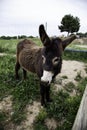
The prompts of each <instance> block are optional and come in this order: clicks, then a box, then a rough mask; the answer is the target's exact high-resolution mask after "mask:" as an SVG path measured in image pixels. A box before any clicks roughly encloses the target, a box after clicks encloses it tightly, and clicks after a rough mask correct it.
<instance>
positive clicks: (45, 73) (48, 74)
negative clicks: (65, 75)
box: [41, 70, 53, 84]
mask: <svg viewBox="0 0 87 130" xmlns="http://www.w3.org/2000/svg"><path fill="white" fill-rule="evenodd" d="M52 77H53V73H52V72H51V71H46V70H44V71H43V76H42V77H41V82H43V83H45V84H50V83H51V81H52Z"/></svg>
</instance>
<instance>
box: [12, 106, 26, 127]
mask: <svg viewBox="0 0 87 130" xmlns="http://www.w3.org/2000/svg"><path fill="white" fill-rule="evenodd" d="M19 109H20V108H19ZM25 119H26V113H25V112H24V111H22V110H18V111H17V110H15V111H14V113H13V115H12V117H11V120H12V121H13V123H15V124H17V125H18V124H20V123H21V122H22V121H23V120H25Z"/></svg>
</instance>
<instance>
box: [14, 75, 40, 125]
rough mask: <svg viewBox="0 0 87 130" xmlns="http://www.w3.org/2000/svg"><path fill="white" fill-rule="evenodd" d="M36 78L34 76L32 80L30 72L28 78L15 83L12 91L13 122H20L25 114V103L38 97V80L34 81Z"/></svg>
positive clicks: (31, 101) (29, 102)
mask: <svg viewBox="0 0 87 130" xmlns="http://www.w3.org/2000/svg"><path fill="white" fill-rule="evenodd" d="M36 79H37V78H35V81H34V76H33V74H30V75H29V80H26V81H20V82H19V83H18V84H16V87H15V88H14V91H13V92H12V95H13V109H14V114H13V117H12V120H13V122H15V123H20V122H21V121H22V120H24V118H25V114H23V113H24V108H25V107H26V104H31V103H33V101H34V100H38V99H39V96H40V94H39V82H38V80H37V81H36ZM15 115H17V116H15ZM20 115H22V116H20Z"/></svg>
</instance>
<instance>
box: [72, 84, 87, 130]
mask: <svg viewBox="0 0 87 130" xmlns="http://www.w3.org/2000/svg"><path fill="white" fill-rule="evenodd" d="M72 130H87V85H86V88H85V91H84V94H83V97H82V100H81V104H80V107H79V109H78V112H77V116H76V119H75V122H74V125H73V128H72Z"/></svg>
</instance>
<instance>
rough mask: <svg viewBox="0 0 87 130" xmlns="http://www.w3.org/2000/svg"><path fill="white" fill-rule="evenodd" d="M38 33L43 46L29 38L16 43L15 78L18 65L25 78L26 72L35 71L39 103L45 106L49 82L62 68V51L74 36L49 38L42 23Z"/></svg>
mask: <svg viewBox="0 0 87 130" xmlns="http://www.w3.org/2000/svg"><path fill="white" fill-rule="evenodd" d="M39 35H40V39H41V41H42V43H43V47H39V46H37V45H36V44H35V43H34V42H32V41H30V40H27V39H25V40H23V41H21V42H19V43H18V45H17V60H16V65H15V74H16V79H18V78H19V75H18V71H19V69H20V66H21V67H22V69H23V76H24V79H26V72H27V71H31V72H33V73H36V74H37V75H38V77H39V79H40V94H41V105H43V106H45V105H46V103H47V102H51V101H52V100H51V99H50V84H51V82H52V80H53V79H54V78H55V77H56V75H57V74H59V73H60V72H61V68H62V53H63V51H64V49H65V48H66V47H67V46H68V45H69V44H70V43H71V42H72V41H73V40H74V39H75V38H76V36H75V35H72V36H69V37H68V38H66V39H64V40H62V39H60V38H58V37H56V38H49V36H48V35H47V33H46V31H45V29H44V25H40V26H39Z"/></svg>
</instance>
